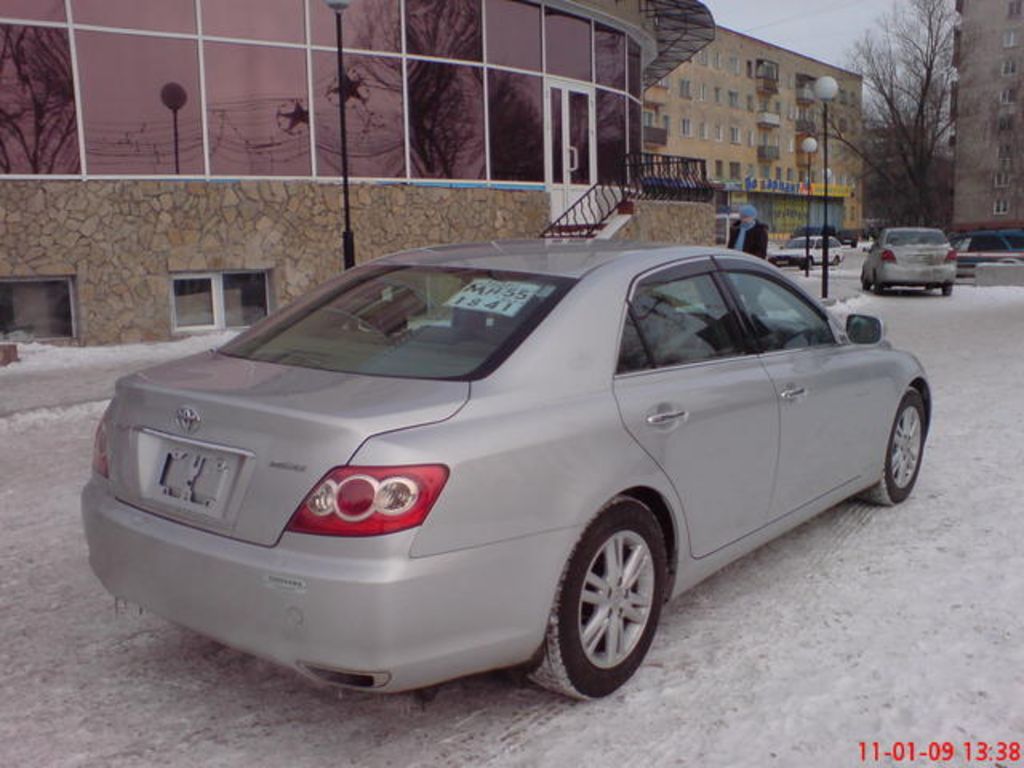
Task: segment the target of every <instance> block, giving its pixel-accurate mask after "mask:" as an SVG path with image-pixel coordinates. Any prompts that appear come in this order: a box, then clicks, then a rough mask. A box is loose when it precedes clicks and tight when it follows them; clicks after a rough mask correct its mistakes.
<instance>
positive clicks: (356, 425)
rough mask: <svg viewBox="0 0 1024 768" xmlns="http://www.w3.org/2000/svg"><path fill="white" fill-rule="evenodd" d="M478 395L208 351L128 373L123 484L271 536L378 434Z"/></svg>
mask: <svg viewBox="0 0 1024 768" xmlns="http://www.w3.org/2000/svg"><path fill="white" fill-rule="evenodd" d="M468 396H469V385H468V383H466V382H458V381H431V380H420V379H398V378H383V377H370V376H361V375H353V374H345V373H336V372H331V371H322V370H313V369H308V368H299V367H294V366H285V365H280V364H276V363H266V362H258V361H251V360H244V359H241V358H235V357H228V356H225V355H221V354H217V353H215V352H210V353H205V354H203V355H197V356H194V357H191V358H187V359H185V360H182V361H177V362H174V363H170V364H166V365H162V366H159V367H156V368H152V369H150V370H148V371H145V372H143V373H140V374H135V375H134V376H130V377H128V378H126V379H122V380H121V381H120V382H118V386H117V396H116V398H115V400H114V407H113V408H112V409H111V422H112V423H111V425H110V426H111V429H110V436H111V437H110V440H111V456H112V464H111V482H112V483H113V489H114V493H115V495H116V496H117V497H118V498H120V499H121V500H122V501H124V502H126V503H128V504H131V505H133V506H136V507H139V508H141V509H144V510H146V511H149V512H152V513H154V514H157V515H161V516H163V517H170V518H173V519H176V520H180V521H181V522H184V523H187V524H189V525H192V526H195V527H199V528H203V529H206V530H211V531H214V532H217V533H220V534H223V535H225V536H230V537H232V538H236V539H241V540H243V541H249V542H253V543H256V544H262V545H266V546H269V545H272V544H274V543H275V542H276V541H277V539H278V538H279V536H280V534H281V532H282V530H283V529H284V527H285V526H286V525H287V523H288V520H289V519H290V518H291V516H292V513H293V512H294V511H295V509H296V508H297V507H298V506H299V504H300V503H301V502H302V499H303V498H305V496H306V494H307V493H309V491H310V490H312V489H313V487H314V485H315V484H316V482H317V481H318V480H319V479H320V478H321V477H323V475H324V474H325V473H326V472H327V471H328V470H329V469H331V468H332V467H336V466H340V465H344V464H347V463H348V462H349V461H350V460H351V458H352V456H353V455H354V454H355V452H356V450H357V449H358V448H359V446H360V445H361V444H362V443H363V442H364V441H365V440H366V439H367V438H369V437H371V436H372V435H374V434H379V433H382V432H391V431H395V430H399V429H404V428H408V427H413V426H419V425H423V424H429V423H434V422H438V421H443V420H445V419H447V418H449V417H451V416H452V415H454V414H455V413H456V412H457V411H458V410H459V408H461V407H462V405H463V404H464V403H465V402H466V400H467V398H468Z"/></svg>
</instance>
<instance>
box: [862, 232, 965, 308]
mask: <svg viewBox="0 0 1024 768" xmlns="http://www.w3.org/2000/svg"><path fill="white" fill-rule="evenodd" d="M956 269H957V256H956V251H955V250H954V249H953V246H951V245H950V244H949V241H948V240H947V239H946V235H945V234H944V233H943V232H942V230H941V229H928V228H925V227H892V228H890V229H883V230H882V233H881V234H880V235H879V236H878V240H876V241H875V244H874V245H873V246H872V247H871V250H870V251H868V255H867V258H866V259H864V265H863V266H862V267H861V272H860V283H861V286H862V287H863V288H864V290H865V291H867V290H869V289H871V288H873V289H874V291H875V293H878V294H882V293H884V292H885V290H886V289H887V288H894V287H896V286H901V287H902V286H920V287H922V288H924V289H925V290H929V289H931V288H940V289H941V290H942V295H943V296H949V295H950V294H952V293H953V282H954V281H955V280H956Z"/></svg>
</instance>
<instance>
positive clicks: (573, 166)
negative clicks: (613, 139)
mask: <svg viewBox="0 0 1024 768" xmlns="http://www.w3.org/2000/svg"><path fill="white" fill-rule="evenodd" d="M546 92H547V109H548V116H547V121H546V124H547V133H546V137H545V149H546V160H547V162H546V163H545V174H546V180H547V184H548V189H549V191H550V194H551V220H552V221H555V220H556V219H557V218H558V217H559V216H561V215H562V213H564V212H565V211H566V210H567V209H568V208H569V207H570V206H571V205H572V204H573V203H575V202H576V201H577V200H578V199H579V198H580V197H582V196H583V193H585V192H586V191H587V190H588V189H590V187H591V185H592V184H594V182H595V181H596V180H597V173H596V169H597V142H596V137H595V127H594V89H593V88H588V87H587V86H585V85H578V84H575V83H569V82H564V81H560V80H551V79H549V80H548V81H547V84H546Z"/></svg>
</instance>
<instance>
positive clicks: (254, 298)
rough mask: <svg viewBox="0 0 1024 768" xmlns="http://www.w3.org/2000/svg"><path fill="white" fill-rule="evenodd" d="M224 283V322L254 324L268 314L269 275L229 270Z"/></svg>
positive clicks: (228, 324)
mask: <svg viewBox="0 0 1024 768" xmlns="http://www.w3.org/2000/svg"><path fill="white" fill-rule="evenodd" d="M222 280H223V284H224V324H225V325H226V326H227V327H228V328H241V327H245V326H248V325H253V324H255V323H257V322H259V321H260V320H262V319H263V318H264V317H266V316H267V276H266V273H264V272H229V273H227V274H225V275H224V276H223V277H222Z"/></svg>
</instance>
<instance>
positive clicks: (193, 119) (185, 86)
mask: <svg viewBox="0 0 1024 768" xmlns="http://www.w3.org/2000/svg"><path fill="white" fill-rule="evenodd" d="M77 43H78V72H79V76H80V77H81V78H82V111H83V113H84V116H83V117H84V120H85V153H86V160H85V162H86V168H87V170H88V172H89V173H113V174H134V173H140V174H165V173H166V174H173V173H188V174H200V173H202V172H203V126H202V112H201V109H202V107H201V103H200V101H201V100H200V94H199V52H198V48H197V44H196V42H195V41H194V40H172V39H168V38H154V37H143V36H136V35H117V34H110V33H106V32H85V31H82V32H79V33H78V36H77ZM125 62H131V66H128V67H126V66H125Z"/></svg>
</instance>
